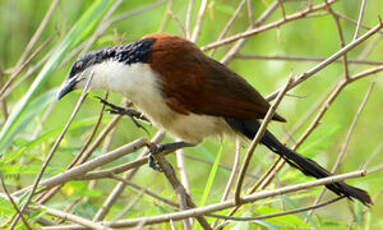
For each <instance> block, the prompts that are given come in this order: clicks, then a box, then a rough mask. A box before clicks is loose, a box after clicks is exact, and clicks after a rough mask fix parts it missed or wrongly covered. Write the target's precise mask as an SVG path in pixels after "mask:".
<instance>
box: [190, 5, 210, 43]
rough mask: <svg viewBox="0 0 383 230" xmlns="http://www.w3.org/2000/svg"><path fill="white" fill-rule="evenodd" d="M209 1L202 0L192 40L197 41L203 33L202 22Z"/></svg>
mask: <svg viewBox="0 0 383 230" xmlns="http://www.w3.org/2000/svg"><path fill="white" fill-rule="evenodd" d="M207 2H208V0H202V2H201V6H200V8H199V11H198V16H197V21H196V25H195V26H194V30H193V35H192V36H191V41H192V42H194V43H196V42H197V40H198V38H199V35H200V33H201V28H202V23H203V21H204V18H205V15H206V9H207Z"/></svg>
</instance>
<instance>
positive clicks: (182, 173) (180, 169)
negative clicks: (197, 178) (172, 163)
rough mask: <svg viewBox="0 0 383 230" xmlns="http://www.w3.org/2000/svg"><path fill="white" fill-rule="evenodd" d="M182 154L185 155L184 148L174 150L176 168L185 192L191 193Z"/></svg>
mask: <svg viewBox="0 0 383 230" xmlns="http://www.w3.org/2000/svg"><path fill="white" fill-rule="evenodd" d="M184 155H185V152H184V149H178V150H176V158H177V169H178V172H179V174H180V177H181V182H182V185H183V186H184V187H185V190H186V192H187V193H188V194H191V191H190V184H189V179H188V175H187V171H186V164H185V156H184Z"/></svg>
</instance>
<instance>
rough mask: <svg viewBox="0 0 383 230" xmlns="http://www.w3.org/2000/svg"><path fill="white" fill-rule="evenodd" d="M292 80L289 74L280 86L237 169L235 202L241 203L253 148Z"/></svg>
mask: <svg viewBox="0 0 383 230" xmlns="http://www.w3.org/2000/svg"><path fill="white" fill-rule="evenodd" d="M293 81H294V77H293V76H290V78H289V80H288V81H287V83H286V85H284V86H283V87H282V88H281V90H280V93H279V94H278V97H277V100H276V101H275V102H274V103H273V105H272V106H271V107H270V108H269V110H268V111H267V114H266V116H265V118H264V120H263V122H262V124H261V127H260V128H259V130H258V131H257V134H256V135H255V137H254V139H253V141H252V142H251V144H250V147H249V149H248V151H247V153H246V156H245V159H244V161H243V165H242V167H241V170H240V171H239V176H238V181H237V185H236V189H235V201H236V203H237V204H240V203H241V199H240V193H241V189H242V183H243V180H244V178H245V173H246V171H247V168H248V166H249V163H250V160H251V157H252V155H253V153H254V150H255V148H256V146H257V145H258V143H259V142H260V141H261V139H262V137H263V135H264V133H265V132H266V128H267V125H268V123H269V122H270V120H271V118H272V117H273V116H274V113H275V110H276V109H277V107H278V105H279V103H280V102H281V100H282V98H283V96H284V95H285V93H286V92H287V89H288V88H289V86H290V85H291V84H292V82H293Z"/></svg>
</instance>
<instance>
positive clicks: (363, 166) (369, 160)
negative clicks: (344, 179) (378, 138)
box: [360, 144, 383, 170]
mask: <svg viewBox="0 0 383 230" xmlns="http://www.w3.org/2000/svg"><path fill="white" fill-rule="evenodd" d="M382 150H383V144H380V145H379V146H378V147H376V148H375V150H374V152H373V153H372V154H371V156H370V157H369V158H368V159H367V161H366V162H365V163H364V164H363V165H362V167H360V168H361V169H363V170H367V167H368V166H369V165H370V164H371V162H372V160H374V158H375V157H376V156H377V155H378V154H379V153H380V152H381V151H382Z"/></svg>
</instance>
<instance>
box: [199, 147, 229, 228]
mask: <svg viewBox="0 0 383 230" xmlns="http://www.w3.org/2000/svg"><path fill="white" fill-rule="evenodd" d="M222 152H223V145H222V144H221V146H220V148H219V151H218V154H217V157H216V158H215V161H214V164H213V167H212V168H211V170H210V174H209V178H208V179H207V183H206V186H205V189H204V191H203V194H202V199H201V203H200V206H201V207H202V206H204V205H205V204H206V201H207V198H208V196H209V193H210V190H211V187H212V186H213V182H214V179H215V176H216V175H217V171H218V168H219V162H220V161H221V157H222ZM197 226H198V225H194V227H193V229H197Z"/></svg>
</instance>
